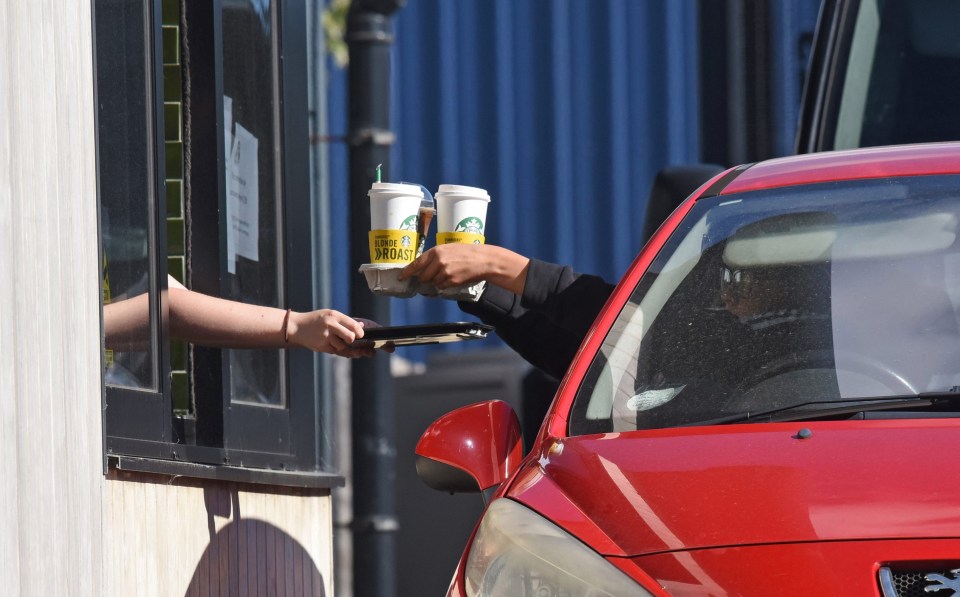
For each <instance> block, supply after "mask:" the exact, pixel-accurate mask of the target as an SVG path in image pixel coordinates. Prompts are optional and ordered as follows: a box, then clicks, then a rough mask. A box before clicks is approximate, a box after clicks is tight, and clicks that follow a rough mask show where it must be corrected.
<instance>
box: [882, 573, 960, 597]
mask: <svg viewBox="0 0 960 597" xmlns="http://www.w3.org/2000/svg"><path fill="white" fill-rule="evenodd" d="M878 576H879V581H880V589H881V593H882V595H883V597H903V596H905V595H917V594H919V593H920V592H921V588H922V589H923V591H922V592H923V594H934V595H941V596H944V597H949V596H950V595H957V596H960V568H953V569H949V570H945V569H944V568H941V569H940V570H929V569H927V570H897V571H893V570H891V569H890V568H887V567H883V568H880V570H879V574H878Z"/></svg>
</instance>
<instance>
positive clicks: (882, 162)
mask: <svg viewBox="0 0 960 597" xmlns="http://www.w3.org/2000/svg"><path fill="white" fill-rule="evenodd" d="M958 233H960V143H934V144H924V145H907V146H899V147H885V148H873V149H861V150H851V151H843V152H825V153H820V154H811V155H803V156H794V157H788V158H781V159H775V160H770V161H766V162H761V163H758V164H755V165H748V166H742V167H738V168H734V169H731V170H728V171H727V172H725V173H723V174H721V175H719V176H718V177H716V178H715V179H713V180H711V181H709V182H708V183H706V184H705V185H704V186H703V187H701V188H700V189H699V190H698V191H697V192H696V193H694V195H693V196H691V197H690V198H689V199H687V200H686V201H685V202H684V203H683V204H682V205H681V206H680V207H679V208H678V209H677V211H676V212H675V213H674V214H673V215H672V216H671V217H670V218H669V219H668V220H667V221H666V222H665V223H664V225H663V226H662V227H661V228H660V230H659V231H658V232H657V233H656V235H655V236H654V237H653V238H652V240H651V241H650V242H649V243H648V245H647V246H646V247H645V248H644V249H643V250H642V251H641V252H640V254H639V255H638V256H637V258H636V260H635V262H634V263H633V265H632V267H631V268H630V269H629V271H628V272H627V273H626V275H625V276H624V277H623V279H622V281H621V282H620V284H619V285H618V286H617V289H616V290H615V292H614V293H613V295H612V296H611V298H610V300H609V301H608V302H607V305H606V307H605V309H604V311H603V312H602V313H601V314H600V316H599V317H598V319H597V320H596V322H595V323H594V326H593V329H592V330H591V332H590V333H589V334H588V335H587V337H586V339H585V340H584V342H583V344H582V346H581V348H580V351H579V353H578V355H577V357H576V358H575V360H574V362H573V364H572V365H571V367H570V369H569V371H568V372H567V375H566V377H565V379H564V380H563V383H562V385H561V387H560V390H559V392H558V393H557V395H556V398H555V399H554V402H553V404H552V406H551V408H550V410H549V412H548V414H547V416H546V419H545V420H544V424H543V426H542V428H541V430H540V433H539V436H538V438H537V440H536V442H535V444H534V447H533V449H532V450H531V452H530V453H529V454H528V455H526V457H523V456H522V454H521V443H520V432H519V427H518V424H517V420H516V416H515V415H514V413H513V412H512V410H511V409H510V407H509V406H507V405H506V404H505V403H503V402H499V401H490V402H485V403H481V404H476V405H472V406H469V407H466V408H463V409H460V410H457V411H453V412H451V413H448V414H447V415H445V416H443V417H442V418H440V419H438V420H437V421H436V422H435V423H434V424H433V425H432V426H431V427H430V428H429V429H428V430H427V431H426V432H425V433H424V435H423V437H422V438H421V440H420V443H419V445H418V447H417V453H418V455H419V456H420V459H421V461H420V463H419V465H418V469H419V470H420V473H421V476H422V477H423V478H424V480H425V481H426V482H427V483H428V484H430V485H431V486H433V487H435V488H438V489H442V490H446V491H466V490H470V489H472V490H474V491H476V490H481V491H484V495H485V497H486V498H487V499H488V500H489V503H488V505H487V508H486V510H485V513H484V515H483V517H482V519H481V520H480V522H479V524H478V526H477V527H476V529H475V531H474V533H473V536H472V537H471V539H470V542H469V544H468V545H467V547H466V550H465V552H464V554H463V557H462V558H461V561H460V564H459V567H458V569H457V571H456V573H455V575H454V578H453V581H452V583H451V586H450V589H449V593H448V595H450V596H469V597H474V596H510V597H525V596H530V597H533V596H540V595H549V596H584V597H586V596H590V597H597V596H601V595H604V596H606V595H613V596H622V595H777V596H784V595H808V596H809V595H871V596H876V595H884V596H892V595H900V596H904V595H915V594H916V595H922V594H935V595H953V594H960V242H958Z"/></svg>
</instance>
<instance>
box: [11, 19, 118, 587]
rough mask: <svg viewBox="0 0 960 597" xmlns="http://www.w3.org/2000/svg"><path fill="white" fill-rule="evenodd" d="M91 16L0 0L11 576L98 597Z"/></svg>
mask: <svg viewBox="0 0 960 597" xmlns="http://www.w3.org/2000/svg"><path fill="white" fill-rule="evenodd" d="M91 30H92V29H91V8H90V2H89V1H88V0H30V1H29V2H20V1H18V2H0V122H2V124H0V529H2V530H0V579H2V583H3V593H4V594H5V595H27V596H30V595H38V596H39V595H68V596H73V595H78V596H79V595H93V596H99V595H100V578H101V574H100V571H101V564H102V562H101V554H102V543H101V517H100V512H101V510H100V504H101V493H102V491H103V489H102V488H103V469H102V457H103V448H102V437H103V434H102V433H101V414H100V404H101V374H100V310H99V296H98V293H99V291H100V290H99V285H98V282H97V280H98V279H99V273H98V270H99V267H98V249H97V234H96V230H97V213H96V205H97V200H96V161H95V145H94V143H95V129H94V99H93V50H92V43H91Z"/></svg>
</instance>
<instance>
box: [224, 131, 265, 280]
mask: <svg viewBox="0 0 960 597" xmlns="http://www.w3.org/2000/svg"><path fill="white" fill-rule="evenodd" d="M235 127H236V130H235V131H234V134H233V148H232V150H231V152H230V160H229V161H228V164H229V166H230V167H229V170H228V172H227V221H228V222H229V223H230V225H229V228H228V230H227V269H228V271H230V273H235V272H234V271H233V270H232V269H231V265H233V266H234V267H233V269H235V268H236V264H235V263H231V262H235V259H234V255H239V256H240V257H246V258H247V259H250V260H251V261H259V260H260V253H259V248H258V247H259V244H260V243H259V240H260V228H259V226H260V219H259V218H260V193H259V189H260V184H259V173H258V171H257V149H258V145H259V143H258V141H257V138H256V137H255V136H253V134H251V133H250V131H248V130H247V129H245V128H243V126H242V125H241V124H240V123H239V122H238V123H236V124H235ZM231 247H232V249H233V250H231Z"/></svg>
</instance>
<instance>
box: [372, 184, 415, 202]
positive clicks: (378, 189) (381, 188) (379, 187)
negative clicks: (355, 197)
mask: <svg viewBox="0 0 960 597" xmlns="http://www.w3.org/2000/svg"><path fill="white" fill-rule="evenodd" d="M371 193H397V194H400V195H411V196H415V197H420V198H422V197H423V189H421V188H420V185H415V184H404V183H402V182H375V183H373V184H372V185H371V186H370V190H369V191H367V194H368V195H369V194H371Z"/></svg>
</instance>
